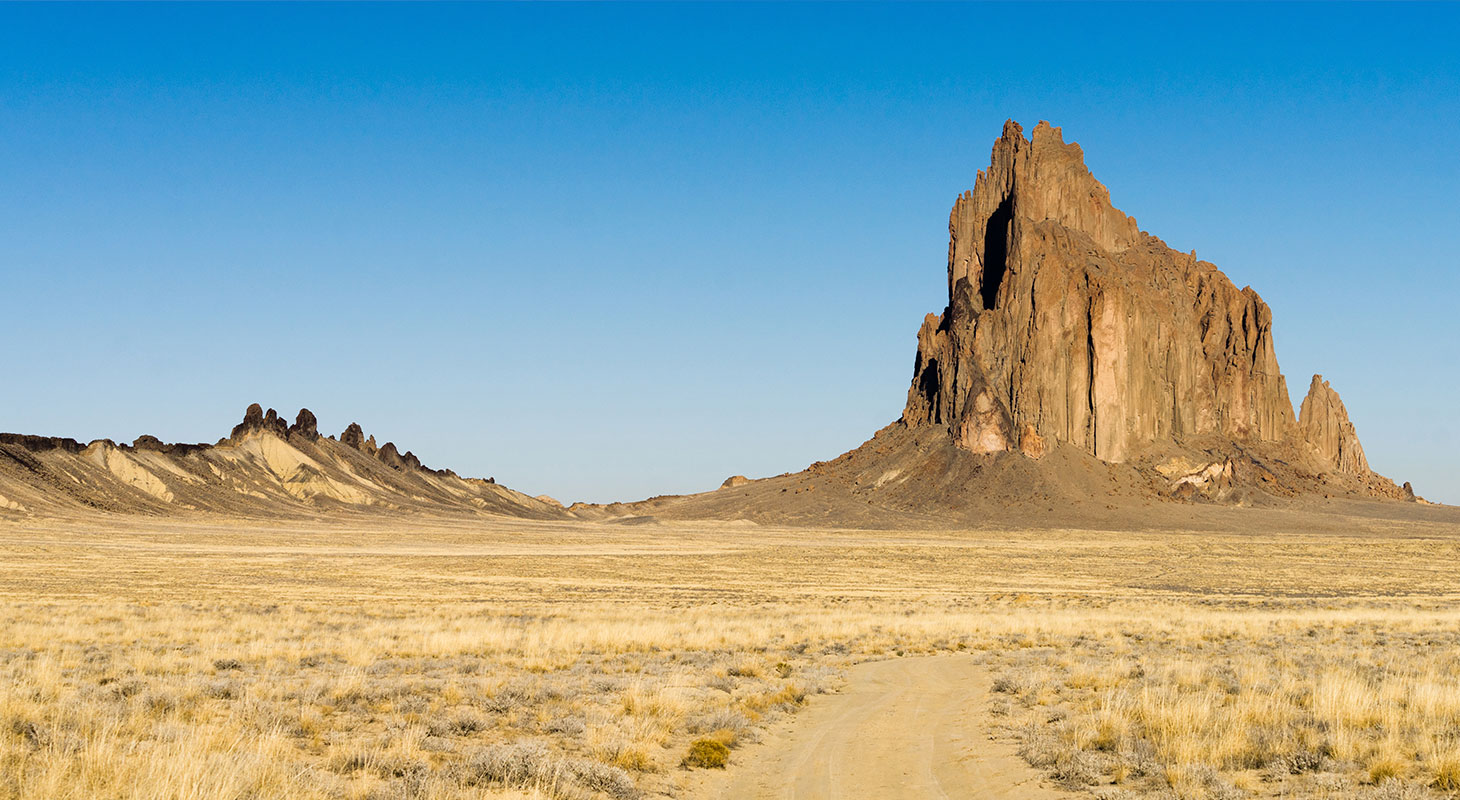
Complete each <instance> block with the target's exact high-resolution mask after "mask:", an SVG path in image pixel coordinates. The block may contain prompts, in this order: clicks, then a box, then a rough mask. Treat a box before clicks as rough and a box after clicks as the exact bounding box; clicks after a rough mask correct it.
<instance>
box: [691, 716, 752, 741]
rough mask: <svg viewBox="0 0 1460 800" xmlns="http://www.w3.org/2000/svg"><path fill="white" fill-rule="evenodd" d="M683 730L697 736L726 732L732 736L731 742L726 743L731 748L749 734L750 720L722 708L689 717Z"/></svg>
mask: <svg viewBox="0 0 1460 800" xmlns="http://www.w3.org/2000/svg"><path fill="white" fill-rule="evenodd" d="M685 728H686V729H687V730H688V731H689V732H690V733H692V734H695V735H697V736H698V735H700V734H705V733H713V732H717V731H727V732H729V733H730V734H732V736H733V741H731V742H726V744H729V745H731V746H732V747H733V746H734V744H735V743H736V742H739V741H740V740H741V739H743V738H745V737H747V736H749V735H750V734H751V723H750V718H749V717H747V716H745V715H744V714H742V713H740V712H739V711H736V710H734V709H731V708H722V709H719V710H717V711H711V712H709V713H707V714H698V715H696V716H693V717H690V718H689V720H687V721H686V722H685Z"/></svg>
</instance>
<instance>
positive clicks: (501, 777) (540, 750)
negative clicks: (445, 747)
mask: <svg viewBox="0 0 1460 800" xmlns="http://www.w3.org/2000/svg"><path fill="white" fill-rule="evenodd" d="M557 771H558V759H557V758H556V757H554V756H553V753H552V751H550V750H549V749H548V746H547V745H545V744H543V743H542V742H513V743H512V744H497V745H489V746H487V747H482V748H479V749H477V750H476V751H474V752H473V753H472V754H471V755H470V756H469V757H468V758H467V760H466V774H467V778H468V780H467V782H468V783H471V784H488V783H500V784H503V785H506V786H518V787H520V786H531V785H534V784H551V783H552V782H553V780H554V779H555V778H556V777H557Z"/></svg>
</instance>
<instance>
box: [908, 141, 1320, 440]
mask: <svg viewBox="0 0 1460 800" xmlns="http://www.w3.org/2000/svg"><path fill="white" fill-rule="evenodd" d="M948 230H949V245H948V307H947V309H945V310H944V312H943V313H942V314H941V315H929V316H928V318H927V319H926V320H925V321H924V322H923V326H922V330H920V331H919V332H918V355H917V364H916V371H915V375H914V379H913V384H912V388H911V389H910V391H909V392H908V401H907V407H906V410H905V411H904V413H903V420H904V421H905V422H906V423H907V424H909V425H930V424H931V425H946V426H948V427H949V429H950V432H951V433H952V435H953V436H954V437H955V440H956V441H957V443H958V444H959V446H961V447H963V448H965V449H967V450H970V451H973V452H976V453H989V452H999V451H1005V450H1013V449H1020V448H1021V446H1022V448H1023V449H1024V450H1025V451H1027V452H1029V453H1030V454H1036V453H1039V452H1042V450H1043V449H1044V447H1045V443H1046V442H1059V443H1064V444H1069V445H1073V446H1075V447H1078V448H1080V449H1082V450H1084V451H1086V452H1088V453H1090V454H1091V455H1094V456H1096V457H1098V458H1100V459H1102V460H1104V461H1107V462H1122V461H1125V460H1127V459H1129V458H1131V457H1132V455H1133V454H1135V453H1137V452H1138V451H1140V450H1141V449H1142V448H1143V447H1144V446H1146V445H1149V444H1151V443H1154V442H1158V441H1182V440H1185V439H1188V438H1191V437H1196V436H1202V435H1207V434H1217V435H1221V436H1225V437H1231V438H1236V439H1243V440H1252V441H1279V440H1283V439H1285V438H1288V437H1290V436H1291V435H1292V432H1293V427H1294V419H1293V410H1292V403H1291V401H1290V400H1289V399H1288V394H1287V386H1286V384H1285V382H1284V380H1283V376H1282V373H1281V372H1279V371H1278V366H1277V358H1276V356H1275V355H1274V351H1273V341H1272V314H1271V312H1269V311H1268V308H1267V305H1266V304H1264V303H1263V302H1262V299H1261V298H1260V297H1258V296H1257V293H1256V292H1254V291H1252V289H1251V288H1245V289H1238V288H1237V287H1236V286H1234V285H1233V284H1232V282H1231V281H1230V280H1228V279H1227V277H1226V276H1225V275H1223V274H1222V273H1221V272H1219V271H1218V270H1217V268H1216V267H1215V266H1213V265H1212V264H1209V263H1207V262H1205V261H1200V260H1198V259H1197V258H1196V256H1195V255H1194V254H1185V253H1179V252H1177V251H1175V250H1172V249H1171V248H1169V247H1167V246H1166V245H1165V244H1164V243H1163V242H1161V240H1159V239H1157V238H1155V237H1154V236H1150V235H1148V234H1146V233H1144V232H1142V231H1141V230H1140V229H1139V228H1137V227H1136V222H1135V220H1134V219H1132V218H1130V217H1127V216H1126V215H1125V214H1123V213H1121V212H1120V211H1118V210H1116V209H1115V208H1114V207H1113V206H1112V205H1111V204H1110V196H1109V193H1108V192H1107V191H1106V189H1105V187H1104V186H1102V185H1101V184H1100V183H1099V182H1098V181H1096V180H1095V178H1094V177H1092V176H1091V175H1090V173H1089V171H1088V170H1086V168H1085V163H1084V155H1083V153H1082V152H1081V150H1080V147H1079V145H1076V144H1073V143H1071V144H1066V143H1065V142H1064V140H1063V138H1062V137H1061V134H1060V130H1059V129H1058V128H1051V127H1050V126H1049V124H1048V123H1044V122H1041V123H1040V124H1039V125H1038V126H1037V127H1035V129H1034V131H1033V135H1032V136H1031V137H1030V138H1028V139H1026V138H1024V136H1023V130H1022V129H1021V128H1020V127H1019V125H1018V124H1017V123H1015V122H1013V121H1010V122H1008V123H1006V124H1005V126H1004V132H1003V136H1001V137H1000V138H999V140H998V141H997V142H995V144H994V148H993V160H992V164H991V165H990V167H989V169H988V171H987V172H980V173H979V174H978V178H977V180H976V181H975V183H974V188H973V191H971V192H967V193H965V194H964V195H963V196H961V197H959V198H958V200H957V202H955V203H954V205H953V211H952V214H951V215H950V217H949V223H948ZM1026 440H1027V441H1030V442H1031V444H1029V445H1024V444H1023V443H1024V442H1025V441H1026Z"/></svg>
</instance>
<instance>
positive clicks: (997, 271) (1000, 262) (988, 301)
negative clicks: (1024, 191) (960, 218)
mask: <svg viewBox="0 0 1460 800" xmlns="http://www.w3.org/2000/svg"><path fill="white" fill-rule="evenodd" d="M1013 205H1014V198H1013V195H1010V196H1009V197H1005V198H1004V202H1002V203H999V207H998V208H996V209H994V213H992V214H990V215H989V221H988V224H987V225H986V226H984V232H983V281H982V283H981V284H980V293H981V294H982V295H983V307H984V308H985V309H990V308H993V307H994V301H995V300H997V299H998V297H999V285H1000V284H1002V283H1003V282H1004V271H1005V270H1006V269H1007V268H1008V265H1009V223H1010V221H1012V220H1013V218H1014V209H1013Z"/></svg>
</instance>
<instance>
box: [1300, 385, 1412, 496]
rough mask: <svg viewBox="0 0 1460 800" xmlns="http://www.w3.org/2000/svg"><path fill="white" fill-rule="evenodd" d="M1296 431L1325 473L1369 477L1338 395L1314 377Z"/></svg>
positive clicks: (1406, 486) (1330, 387) (1407, 487)
mask: <svg viewBox="0 0 1460 800" xmlns="http://www.w3.org/2000/svg"><path fill="white" fill-rule="evenodd" d="M1298 428H1299V430H1300V431H1301V432H1302V436H1303V441H1305V442H1307V443H1308V446H1309V447H1310V448H1312V450H1313V453H1314V455H1316V456H1317V458H1318V460H1319V462H1320V463H1321V464H1322V465H1323V466H1324V468H1326V469H1331V470H1337V471H1338V472H1342V473H1344V474H1345V475H1358V476H1361V477H1362V476H1365V475H1368V474H1369V462H1368V460H1367V459H1366V458H1364V448H1363V445H1361V444H1359V435H1358V433H1357V432H1356V431H1355V430H1354V426H1353V423H1352V422H1349V421H1348V409H1346V408H1344V406H1343V400H1340V399H1339V397H1338V392H1335V391H1334V390H1333V387H1332V386H1329V385H1328V381H1325V380H1323V376H1322V375H1314V376H1313V382H1312V383H1311V384H1309V385H1308V396H1307V397H1304V398H1303V406H1302V410H1301V411H1299V413H1298ZM1405 490H1406V494H1408V495H1410V496H1413V495H1414V490H1413V489H1410V488H1409V484H1405Z"/></svg>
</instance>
